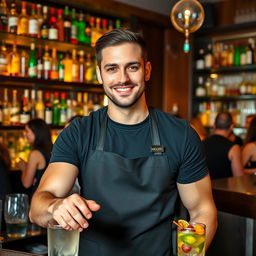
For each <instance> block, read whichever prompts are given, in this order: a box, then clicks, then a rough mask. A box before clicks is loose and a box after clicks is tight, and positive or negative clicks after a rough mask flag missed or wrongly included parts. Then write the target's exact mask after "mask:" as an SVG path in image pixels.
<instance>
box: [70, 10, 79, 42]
mask: <svg viewBox="0 0 256 256" xmlns="http://www.w3.org/2000/svg"><path fill="white" fill-rule="evenodd" d="M71 17H72V20H71V36H70V43H72V44H77V43H78V40H77V30H78V28H77V20H76V10H75V9H74V8H73V9H72V12H71Z"/></svg>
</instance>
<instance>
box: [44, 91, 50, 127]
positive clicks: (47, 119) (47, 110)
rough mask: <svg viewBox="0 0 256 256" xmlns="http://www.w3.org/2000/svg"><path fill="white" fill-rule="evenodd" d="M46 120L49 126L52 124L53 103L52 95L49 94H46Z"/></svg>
mask: <svg viewBox="0 0 256 256" xmlns="http://www.w3.org/2000/svg"><path fill="white" fill-rule="evenodd" d="M44 120H45V122H46V123H47V124H52V102H51V94H50V93H49V92H46V93H45V112H44Z"/></svg>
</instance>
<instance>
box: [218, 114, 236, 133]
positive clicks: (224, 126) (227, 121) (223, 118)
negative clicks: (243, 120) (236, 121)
mask: <svg viewBox="0 0 256 256" xmlns="http://www.w3.org/2000/svg"><path fill="white" fill-rule="evenodd" d="M232 124H233V119H232V116H231V114H230V113H229V112H220V113H218V115H217V116H216V118H215V127H216V129H221V130H228V129H229V128H230V126H231V125H232Z"/></svg>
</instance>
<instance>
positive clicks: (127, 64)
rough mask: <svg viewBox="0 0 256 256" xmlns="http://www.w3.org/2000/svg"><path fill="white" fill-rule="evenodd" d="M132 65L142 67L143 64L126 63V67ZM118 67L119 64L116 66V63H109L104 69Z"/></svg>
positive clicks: (137, 62)
mask: <svg viewBox="0 0 256 256" xmlns="http://www.w3.org/2000/svg"><path fill="white" fill-rule="evenodd" d="M131 65H141V63H140V62H139V61H132V62H128V63H126V65H125V66H131ZM117 66H118V64H116V63H109V64H106V65H105V66H104V69H106V68H109V67H117Z"/></svg>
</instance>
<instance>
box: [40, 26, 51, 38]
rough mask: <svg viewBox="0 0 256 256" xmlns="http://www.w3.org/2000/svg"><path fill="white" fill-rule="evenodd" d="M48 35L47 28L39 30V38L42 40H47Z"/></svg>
mask: <svg viewBox="0 0 256 256" xmlns="http://www.w3.org/2000/svg"><path fill="white" fill-rule="evenodd" d="M48 35H49V31H48V28H43V29H42V30H41V37H42V38H48Z"/></svg>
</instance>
